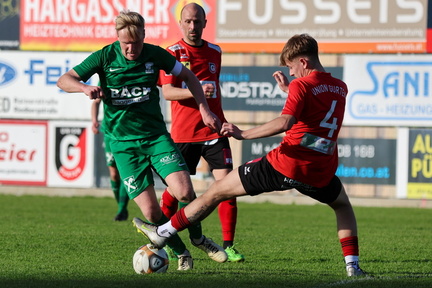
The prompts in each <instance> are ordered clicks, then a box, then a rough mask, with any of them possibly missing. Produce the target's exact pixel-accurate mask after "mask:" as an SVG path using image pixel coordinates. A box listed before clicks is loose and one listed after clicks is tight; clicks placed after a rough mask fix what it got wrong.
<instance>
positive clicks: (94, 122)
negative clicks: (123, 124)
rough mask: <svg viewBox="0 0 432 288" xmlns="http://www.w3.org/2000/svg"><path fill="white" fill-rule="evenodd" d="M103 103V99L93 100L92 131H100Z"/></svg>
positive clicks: (96, 132) (95, 132)
mask: <svg viewBox="0 0 432 288" xmlns="http://www.w3.org/2000/svg"><path fill="white" fill-rule="evenodd" d="M100 103H101V99H96V100H94V101H93V103H92V106H91V119H92V131H93V133H94V134H98V133H99V121H98V117H99V106H100Z"/></svg>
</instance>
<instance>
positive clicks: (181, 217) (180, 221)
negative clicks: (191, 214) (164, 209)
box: [171, 208, 191, 231]
mask: <svg viewBox="0 0 432 288" xmlns="http://www.w3.org/2000/svg"><path fill="white" fill-rule="evenodd" d="M171 225H172V226H173V227H174V228H175V229H176V230H177V231H182V230H184V229H186V228H188V227H189V226H190V225H191V223H190V222H189V220H188V219H187V217H186V214H185V212H184V208H182V209H180V210H179V211H178V212H177V213H175V214H174V216H173V217H171Z"/></svg>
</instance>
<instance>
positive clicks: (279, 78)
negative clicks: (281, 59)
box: [273, 71, 289, 93]
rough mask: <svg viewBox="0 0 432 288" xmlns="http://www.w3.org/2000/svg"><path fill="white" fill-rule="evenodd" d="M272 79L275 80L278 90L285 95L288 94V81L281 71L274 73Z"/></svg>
mask: <svg viewBox="0 0 432 288" xmlns="http://www.w3.org/2000/svg"><path fill="white" fill-rule="evenodd" d="M273 78H275V80H276V82H277V84H278V86H279V88H280V89H281V90H282V91H284V92H285V93H288V85H289V80H288V78H287V77H286V76H285V74H284V73H283V72H282V71H276V72H274V73H273Z"/></svg>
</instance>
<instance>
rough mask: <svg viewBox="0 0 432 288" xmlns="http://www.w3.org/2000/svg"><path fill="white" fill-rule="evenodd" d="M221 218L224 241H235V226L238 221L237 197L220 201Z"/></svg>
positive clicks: (219, 211)
mask: <svg viewBox="0 0 432 288" xmlns="http://www.w3.org/2000/svg"><path fill="white" fill-rule="evenodd" d="M218 213H219V220H220V222H221V226H222V238H223V240H224V241H231V242H232V241H234V234H235V228H236V223H237V202H236V198H233V199H230V200H226V201H223V202H221V203H219V207H218Z"/></svg>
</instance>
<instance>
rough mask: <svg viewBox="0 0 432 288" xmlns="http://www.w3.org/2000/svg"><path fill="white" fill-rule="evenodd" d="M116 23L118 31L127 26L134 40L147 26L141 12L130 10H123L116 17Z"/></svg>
mask: <svg viewBox="0 0 432 288" xmlns="http://www.w3.org/2000/svg"><path fill="white" fill-rule="evenodd" d="M115 23H116V25H115V29H116V31H117V32H118V31H120V30H123V29H125V28H126V29H127V30H128V34H129V36H130V37H131V38H132V39H134V40H138V35H139V34H138V33H139V31H143V30H144V26H145V21H144V18H143V17H142V16H141V15H140V14H139V13H137V12H132V11H129V10H123V11H121V12H120V14H119V15H118V16H117V18H116V19H115Z"/></svg>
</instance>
